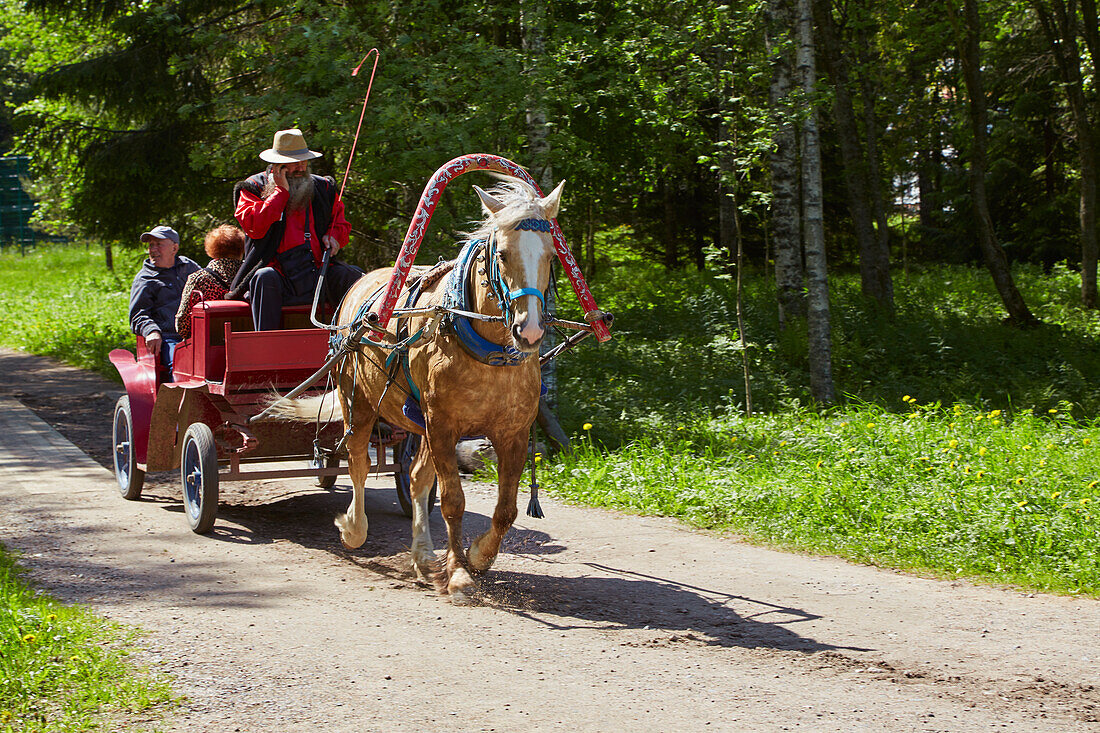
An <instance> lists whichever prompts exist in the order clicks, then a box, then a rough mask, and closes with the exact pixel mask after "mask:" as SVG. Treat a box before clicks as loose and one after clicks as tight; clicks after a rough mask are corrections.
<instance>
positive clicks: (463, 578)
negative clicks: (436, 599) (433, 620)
mask: <svg viewBox="0 0 1100 733" xmlns="http://www.w3.org/2000/svg"><path fill="white" fill-rule="evenodd" d="M476 589H477V583H475V582H474V579H473V578H471V577H470V574H469V573H467V572H466V570H465V568H456V569H455V571H454V573H452V575H451V582H449V583H447V595H449V596H450V597H451V603H453V604H455V605H456V606H469V605H470V604H472V603H473V602H474V599H473V594H474V591H475V590H476Z"/></svg>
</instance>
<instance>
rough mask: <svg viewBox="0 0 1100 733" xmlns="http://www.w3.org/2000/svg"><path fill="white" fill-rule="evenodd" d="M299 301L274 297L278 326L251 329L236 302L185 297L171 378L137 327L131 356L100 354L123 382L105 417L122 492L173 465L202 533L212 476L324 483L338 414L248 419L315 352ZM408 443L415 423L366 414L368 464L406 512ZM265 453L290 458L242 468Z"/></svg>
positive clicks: (318, 334)
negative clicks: (371, 422) (408, 425)
mask: <svg viewBox="0 0 1100 733" xmlns="http://www.w3.org/2000/svg"><path fill="white" fill-rule="evenodd" d="M309 311H310V308H309V306H293V307H287V308H284V310H283V325H284V328H283V329H281V330H276V331H254V330H253V329H252V313H251V311H250V310H249V306H248V304H247V303H243V302H239V301H225V300H213V301H206V302H200V303H198V304H196V305H195V307H194V309H193V311H192V327H191V334H192V335H191V337H190V338H188V339H186V340H185V341H183V343H181V344H179V346H178V347H177V348H176V352H175V358H174V362H175V363H174V370H173V377H174V381H171V382H165V381H163V380H162V379H161V378H160V374H161V369H160V365H159V364H158V357H157V355H155V354H152V353H150V352H149V350H148V349H147V348H146V346H145V341H144V339H142V337H141V336H138V338H137V354H136V356H135V354H134V353H132V352H130V351H127V350H126V349H115V350H114V351H112V352H111V354H110V359H111V363H112V364H114V365H115V368H117V369H118V372H119V374H120V375H121V377H122V381H123V384H124V385H125V386H126V395H124V396H123V397H120V398H119V400H118V402H117V403H116V405H115V413H114V424H113V428H112V441H113V444H114V469H115V476H116V478H117V479H118V487H119V492H120V493H121V494H122V496H123V497H124V498H126V499H131V500H134V499H138V498H140V496H141V490H142V485H143V483H144V480H145V473H146V472H147V471H148V472H153V471H169V470H174V469H177V468H178V469H179V470H180V481H181V484H182V488H183V503H184V506H185V508H186V514H187V520H188V522H189V523H190V525H191V529H192V530H194V531H195V532H198V533H205V532H207V531H209V530H210V528H211V527H212V526H213V524H214V520H215V518H216V516H217V511H218V486H219V483H220V482H221V481H242V480H251V479H264V478H274V477H283V478H292V477H302V476H313V477H316V479H317V485H318V486H321V487H324V488H331V487H332V486H333V484H334V483H335V481H336V477H337V476H339V475H345V474H346V473H347V469H346V468H341V466H340V459H339V456H338V454H337V452H336V450H335V448H336V447H337V445H338V444H339V442H340V439H341V437H342V436H343V424H342V423H341V422H339V421H337V422H319V423H318V424H316V425H314V424H302V423H293V422H257V423H255V424H251V425H250V424H249V418H250V417H252V416H253V415H256V414H258V413H259V412H261V410H262V408H263V403H264V402H265V401H266V400H267V399H268V398H269V397H270V396H271V395H272V393H273V390H277V391H280V392H286V391H287V390H289V389H291V388H294V387H297V386H298V385H299V384H301V383H303V382H305V381H306V380H307V379H308V378H309V377H310V376H311V375H313V374H314V372H316V371H317V369H318V368H319V367H320V366H321V365H322V364H324V363H325V359H326V356H327V353H328V340H329V333H328V331H326V330H324V329H321V328H317V327H315V326H314V325H313V324H312V323H311V321H310V314H309ZM318 391H321V390H320V389H318ZM337 417H339V416H337ZM419 443H420V436H418V435H410V434H407V433H405V431H403V430H399V429H397V428H392V427H390V426H388V425H384V424H379V425H377V426H374V435H373V439H372V446H373V447H374V449H375V456H374V459H373V463H374V470H376V471H378V472H380V473H382V472H392V473H393V474H394V476H395V478H396V482H397V494H398V501H399V503H400V504H401V507H402V509H403V510H404V511H405V512H406V514H407V515H409V516H412V504H411V502H410V501H409V496H408V493H409V467H410V465H411V462H412V458H413V456H415V455H416V449H417V447H418V446H419ZM272 461H292V462H295V463H297V466H296V467H293V468H290V467H288V468H279V469H273V468H271V467H262V468H259V469H255V470H247V467H248V466H249V465H251V464H257V463H261V462H262V463H270V462H272Z"/></svg>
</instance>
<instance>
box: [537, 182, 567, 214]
mask: <svg viewBox="0 0 1100 733" xmlns="http://www.w3.org/2000/svg"><path fill="white" fill-rule="evenodd" d="M563 188H565V181H562V182H561V183H559V184H558V187H557V188H555V189H554V190H553V191H551V192H550V195H549V196H547V197H546V198H544V199H543V200H542V201H540V202H539V204H540V205H541V206H542V210H543V211H545V212H546V218H547V219H553V218H555V217H557V215H558V207H559V206H561V190H562V189H563Z"/></svg>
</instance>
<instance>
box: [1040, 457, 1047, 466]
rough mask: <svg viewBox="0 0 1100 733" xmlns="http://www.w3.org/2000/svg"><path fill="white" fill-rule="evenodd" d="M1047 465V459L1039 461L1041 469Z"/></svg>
mask: <svg viewBox="0 0 1100 733" xmlns="http://www.w3.org/2000/svg"><path fill="white" fill-rule="evenodd" d="M1045 465H1047V459H1045V458H1040V459H1039V468H1042V467H1043V466H1045Z"/></svg>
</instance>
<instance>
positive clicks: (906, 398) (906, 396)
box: [901, 395, 913, 402]
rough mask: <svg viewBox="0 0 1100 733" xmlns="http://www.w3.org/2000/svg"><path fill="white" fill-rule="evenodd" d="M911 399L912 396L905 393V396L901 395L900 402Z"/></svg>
mask: <svg viewBox="0 0 1100 733" xmlns="http://www.w3.org/2000/svg"><path fill="white" fill-rule="evenodd" d="M911 399H913V398H912V397H910V396H909V395H905V396H903V397H902V398H901V401H902V402H908V401H909V400H911Z"/></svg>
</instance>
